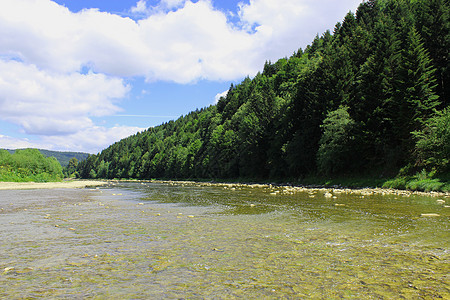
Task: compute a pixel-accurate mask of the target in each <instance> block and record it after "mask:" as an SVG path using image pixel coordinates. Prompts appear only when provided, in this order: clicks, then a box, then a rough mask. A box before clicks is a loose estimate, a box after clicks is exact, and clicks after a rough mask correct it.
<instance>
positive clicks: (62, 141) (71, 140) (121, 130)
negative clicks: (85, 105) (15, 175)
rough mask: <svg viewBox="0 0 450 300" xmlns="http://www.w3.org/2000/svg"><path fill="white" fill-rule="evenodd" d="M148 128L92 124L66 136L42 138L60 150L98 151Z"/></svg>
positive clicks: (45, 142)
mask: <svg viewBox="0 0 450 300" xmlns="http://www.w3.org/2000/svg"><path fill="white" fill-rule="evenodd" d="M144 129H146V128H140V127H131V126H115V127H112V128H106V127H101V126H92V127H88V128H85V129H82V130H80V131H77V132H76V133H73V134H70V135H64V136H46V137H43V138H42V141H43V143H44V144H47V145H52V147H53V148H55V149H58V150H67V151H80V152H88V153H94V154H95V153H98V152H100V151H101V150H103V149H105V148H106V147H108V146H110V145H111V144H113V143H115V142H117V141H119V140H121V139H123V138H125V137H128V136H130V135H133V134H135V133H137V132H139V131H143V130H144Z"/></svg>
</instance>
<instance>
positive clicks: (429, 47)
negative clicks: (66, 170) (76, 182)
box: [78, 0, 450, 180]
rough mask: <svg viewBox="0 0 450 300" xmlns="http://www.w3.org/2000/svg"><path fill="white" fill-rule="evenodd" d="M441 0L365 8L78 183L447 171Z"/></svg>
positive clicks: (98, 163) (112, 152) (449, 45)
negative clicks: (100, 179) (126, 179)
mask: <svg viewBox="0 0 450 300" xmlns="http://www.w3.org/2000/svg"><path fill="white" fill-rule="evenodd" d="M448 2H449V1H448V0H395V1H394V0H370V1H365V2H363V3H361V5H360V6H359V8H358V10H357V12H356V13H355V14H354V13H351V12H350V13H348V14H347V15H346V16H345V19H344V20H343V21H342V22H341V23H338V24H337V25H336V26H335V28H334V30H333V32H330V31H327V32H325V33H324V34H322V35H321V36H317V37H316V38H315V39H314V40H313V41H312V43H311V44H310V45H309V46H307V47H306V48H305V49H304V50H302V49H300V50H298V51H297V52H296V53H294V54H293V55H292V56H291V57H289V58H282V59H280V60H278V61H277V62H275V63H272V62H266V64H265V65H264V69H263V71H262V72H260V73H258V74H257V75H256V76H255V77H254V78H252V79H251V78H246V79H244V80H243V81H242V82H241V83H240V84H237V85H232V86H231V87H230V89H229V91H228V94H227V96H226V97H223V98H221V99H220V100H219V102H218V103H217V104H216V105H213V106H210V107H207V108H203V109H199V110H196V111H193V112H191V113H189V114H187V115H186V116H183V117H180V118H179V119H177V120H175V121H170V122H168V123H164V124H162V125H160V126H157V127H154V128H149V129H148V130H146V131H144V132H139V133H137V134H136V135H133V136H130V137H128V138H126V139H123V140H121V141H120V142H117V143H115V144H113V145H111V146H110V147H108V148H107V149H105V150H103V151H102V152H101V153H99V154H98V155H92V156H90V157H89V158H88V159H87V160H85V161H83V162H81V163H80V164H79V165H78V172H79V174H80V176H81V177H83V178H140V179H149V178H214V179H219V178H220V179H226V178H251V179H255V180H264V179H288V180H290V179H294V180H297V179H299V178H300V179H301V178H304V177H306V176H312V175H322V176H346V175H368V176H380V177H393V176H399V174H400V175H402V174H404V175H406V174H415V173H416V172H421V174H427V176H431V177H432V176H441V178H445V177H447V178H448V174H449V172H450V164H449V159H450V108H448V107H449V104H450V103H449V95H450V82H449V76H450V75H449V55H448V52H449V49H450V38H449V26H450V24H449V7H450V5H449V3H448Z"/></svg>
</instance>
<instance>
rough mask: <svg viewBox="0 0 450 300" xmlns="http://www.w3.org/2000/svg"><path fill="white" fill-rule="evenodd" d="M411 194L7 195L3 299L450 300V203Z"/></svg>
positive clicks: (251, 190)
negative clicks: (390, 299) (421, 299)
mask: <svg viewBox="0 0 450 300" xmlns="http://www.w3.org/2000/svg"><path fill="white" fill-rule="evenodd" d="M407 196H408V197H407ZM407 196H405V195H403V196H402V195H384V196H383V195H373V194H367V195H361V194H350V193H344V192H332V193H331V194H329V195H325V192H324V191H322V190H305V191H296V192H293V191H290V190H286V189H283V188H270V187H249V186H239V185H236V186H231V185H223V186H220V185H219V186H207V185H199V184H187V183H180V184H171V183H120V184H116V185H114V186H109V187H102V188H100V189H95V190H87V189H85V190H28V191H0V227H1V231H0V238H1V241H2V242H1V243H0V298H5V299H11V298H12V299H18V298H36V297H38V298H94V299H96V298H98V299H105V298H108V299H110V298H112V299H124V298H125V299H127V298H128V299H130V298H132V299H139V298H141V299H142V298H146V299H148V298H169V299H172V298H174V299H178V298H189V299H204V298H206V299H233V298H247V299H248V298H263V299H267V298H286V299H298V298H300V299H304V298H319V299H328V298H357V299H363V298H365V299H367V298H373V299H383V298H406V299H417V298H424V299H434V298H447V299H449V298H450V290H449V285H448V282H449V275H448V274H449V271H450V270H449V230H448V229H449V228H448V227H449V215H450V213H449V208H448V207H446V205H445V203H442V201H437V200H443V201H446V202H447V203H448V202H450V198H444V197H441V198H434V197H423V196H417V195H412V196H409V195H407ZM421 214H436V215H437V216H433V215H430V216H421Z"/></svg>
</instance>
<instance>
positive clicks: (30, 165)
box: [0, 149, 63, 182]
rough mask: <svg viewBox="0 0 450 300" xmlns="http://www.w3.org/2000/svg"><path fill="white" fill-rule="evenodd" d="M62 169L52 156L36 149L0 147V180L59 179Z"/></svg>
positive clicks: (37, 180) (39, 180)
mask: <svg viewBox="0 0 450 300" xmlns="http://www.w3.org/2000/svg"><path fill="white" fill-rule="evenodd" d="M62 178H63V169H62V167H61V164H60V163H59V162H58V160H57V159H56V158H54V157H45V156H44V155H43V154H42V153H41V152H40V151H39V150H37V149H22V150H16V151H15V152H14V153H13V154H11V153H10V152H9V151H7V150H3V149H0V181H15V182H23V181H34V182H47V181H60V180H62Z"/></svg>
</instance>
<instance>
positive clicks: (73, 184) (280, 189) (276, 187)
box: [0, 179, 450, 198]
mask: <svg viewBox="0 0 450 300" xmlns="http://www.w3.org/2000/svg"><path fill="white" fill-rule="evenodd" d="M119 182H136V183H137V182H142V183H143V182H154V183H162V184H169V185H199V186H218V187H223V188H229V189H233V188H242V187H250V188H265V189H268V190H270V191H272V192H276V193H277V194H293V193H296V192H302V191H303V192H305V191H306V192H308V191H315V192H319V191H320V192H323V193H332V194H360V195H363V196H364V195H373V194H381V195H399V196H406V197H408V196H411V195H421V196H429V197H444V198H450V193H448V192H433V191H432V192H421V191H411V190H400V189H390V188H371V187H366V188H348V187H327V186H308V185H303V186H302V185H290V184H275V183H272V184H270V183H242V182H241V183H239V182H235V183H228V182H216V181H209V182H205V181H190V180H129V179H119V180H118V179H111V180H70V181H60V182H5V181H0V190H31V189H64V188H66V189H82V188H88V187H100V186H104V185H108V184H113V185H114V183H119Z"/></svg>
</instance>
